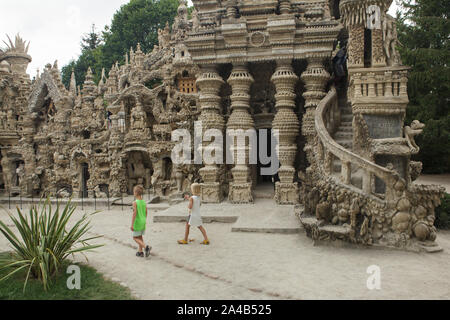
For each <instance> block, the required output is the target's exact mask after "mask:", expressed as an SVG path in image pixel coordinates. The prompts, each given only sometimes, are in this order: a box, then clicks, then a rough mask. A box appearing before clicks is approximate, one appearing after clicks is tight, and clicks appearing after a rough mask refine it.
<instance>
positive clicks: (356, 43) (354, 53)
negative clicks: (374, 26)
mask: <svg viewBox="0 0 450 320" xmlns="http://www.w3.org/2000/svg"><path fill="white" fill-rule="evenodd" d="M348 34H349V39H348V50H347V52H348V67H349V68H363V67H364V25H362V24H356V25H349V26H348Z"/></svg>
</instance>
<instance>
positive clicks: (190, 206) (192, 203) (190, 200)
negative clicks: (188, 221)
mask: <svg viewBox="0 0 450 320" xmlns="http://www.w3.org/2000/svg"><path fill="white" fill-rule="evenodd" d="M193 207H194V199H192V198H190V199H189V205H188V208H189V210H192V208H193Z"/></svg>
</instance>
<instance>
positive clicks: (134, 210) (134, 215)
mask: <svg viewBox="0 0 450 320" xmlns="http://www.w3.org/2000/svg"><path fill="white" fill-rule="evenodd" d="M136 211H137V209H136V202H134V203H133V218H132V219H131V231H134V221H135V220H136Z"/></svg>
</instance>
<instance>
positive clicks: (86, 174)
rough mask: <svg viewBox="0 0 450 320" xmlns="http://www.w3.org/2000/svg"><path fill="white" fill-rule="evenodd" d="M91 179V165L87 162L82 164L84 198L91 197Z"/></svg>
mask: <svg viewBox="0 0 450 320" xmlns="http://www.w3.org/2000/svg"><path fill="white" fill-rule="evenodd" d="M89 179H90V175H89V165H88V164H87V163H82V164H81V196H82V197H83V198H87V197H89V192H88V185H87V184H88V181H89Z"/></svg>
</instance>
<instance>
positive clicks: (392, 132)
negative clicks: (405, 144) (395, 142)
mask: <svg viewBox="0 0 450 320" xmlns="http://www.w3.org/2000/svg"><path fill="white" fill-rule="evenodd" d="M364 120H365V121H366V123H367V127H368V128H369V135H370V138H372V139H389V138H401V137H402V135H403V129H402V128H403V118H402V116H401V115H372V114H366V115H364Z"/></svg>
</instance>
